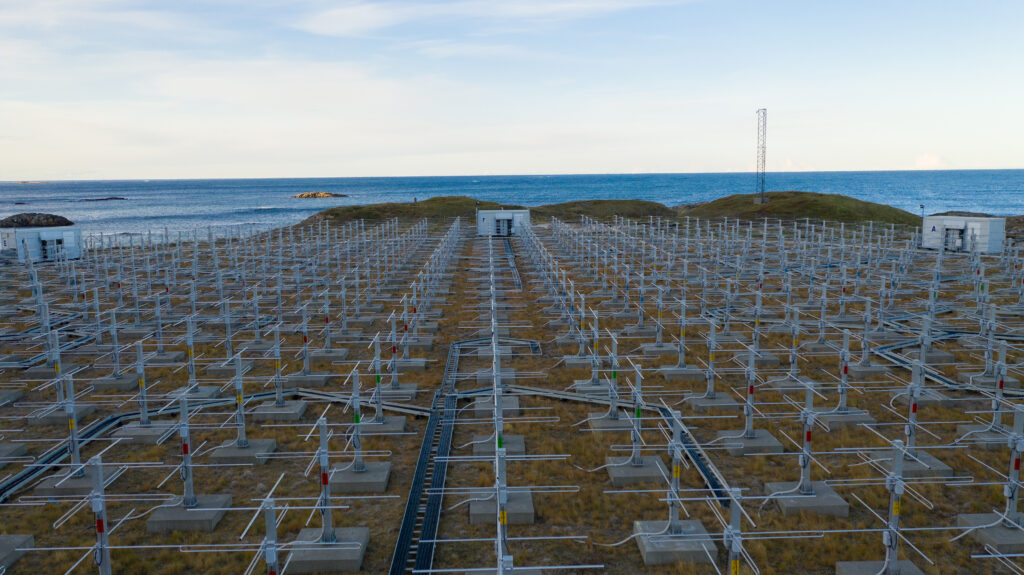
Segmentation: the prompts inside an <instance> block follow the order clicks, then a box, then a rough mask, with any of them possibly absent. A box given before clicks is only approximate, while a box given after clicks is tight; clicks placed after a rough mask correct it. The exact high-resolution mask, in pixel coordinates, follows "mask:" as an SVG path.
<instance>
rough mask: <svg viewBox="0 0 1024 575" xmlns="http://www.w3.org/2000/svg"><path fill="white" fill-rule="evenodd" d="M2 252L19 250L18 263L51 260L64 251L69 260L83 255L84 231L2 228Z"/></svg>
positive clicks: (71, 228) (0, 238)
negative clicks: (26, 260) (27, 259)
mask: <svg viewBox="0 0 1024 575" xmlns="http://www.w3.org/2000/svg"><path fill="white" fill-rule="evenodd" d="M0 250H17V254H18V261H20V262H24V261H25V257H26V255H27V257H28V258H30V259H31V260H32V261H33V262H39V261H46V260H51V259H53V258H54V257H56V255H57V254H58V253H59V252H61V251H63V252H64V253H65V254H66V255H67V257H68V258H70V259H77V258H79V257H81V255H82V230H80V229H78V228H76V227H74V226H56V227H46V228H0Z"/></svg>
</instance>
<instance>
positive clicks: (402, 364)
mask: <svg viewBox="0 0 1024 575" xmlns="http://www.w3.org/2000/svg"><path fill="white" fill-rule="evenodd" d="M397 361H398V373H402V372H403V371H424V370H426V369H427V358H425V357H409V358H406V359H398V360H397Z"/></svg>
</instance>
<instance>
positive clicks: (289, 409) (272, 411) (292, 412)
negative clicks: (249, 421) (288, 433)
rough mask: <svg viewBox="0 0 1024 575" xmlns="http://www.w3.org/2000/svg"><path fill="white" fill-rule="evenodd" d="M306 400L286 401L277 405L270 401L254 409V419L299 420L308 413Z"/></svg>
mask: <svg viewBox="0 0 1024 575" xmlns="http://www.w3.org/2000/svg"><path fill="white" fill-rule="evenodd" d="M306 406H307V404H306V402H305V401H297V400H292V401H285V402H284V405H275V404H274V402H273V401H268V402H266V403H264V404H262V405H260V406H259V407H257V408H256V409H254V410H253V414H252V418H253V421H298V420H300V419H302V414H304V413H306Z"/></svg>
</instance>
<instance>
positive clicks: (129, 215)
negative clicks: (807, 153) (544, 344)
mask: <svg viewBox="0 0 1024 575" xmlns="http://www.w3.org/2000/svg"><path fill="white" fill-rule="evenodd" d="M767 188H768V189H769V190H801V191H810V192H821V193H829V194H845V195H848V196H852V197H855V198H859V199H862V200H867V201H871V202H878V203H882V204H889V205H891V206H895V207H898V208H901V209H904V210H907V211H910V212H913V213H920V212H921V208H920V206H921V205H922V204H923V205H924V210H925V211H926V212H927V213H935V212H942V211H947V210H964V211H975V212H986V213H990V214H994V215H1019V214H1024V170H967V171H903V172H791V173H780V172H773V173H769V174H768V175H767ZM314 190H318V191H325V192H334V193H340V194H346V195H347V196H348V197H346V198H329V199H296V198H292V197H291V196H293V195H294V194H297V193H300V192H308V191H314ZM753 191H754V176H753V174H750V173H724V174H636V175H633V174H617V175H570V176H562V175H558V176H458V177H415V178H309V179H304V178H287V179H230V180H118V181H61V182H44V183H16V182H0V217H6V216H8V215H11V214H14V213H18V212H48V213H55V214H60V215H63V216H65V217H67V218H70V219H71V220H72V221H74V222H75V223H76V224H78V225H80V226H81V228H82V229H83V231H84V232H86V233H97V232H103V233H122V232H145V231H147V230H153V231H161V230H163V229H165V228H166V229H168V230H170V231H171V232H175V231H183V230H191V229H192V228H195V227H206V226H209V225H224V224H241V223H254V224H257V225H259V226H261V227H270V226H280V225H287V224H293V223H296V222H298V221H301V220H302V219H303V218H306V217H307V216H309V215H311V214H313V213H315V212H317V211H319V210H323V209H325V208H329V207H332V206H340V205H350V204H367V203H377V202H404V201H411V200H412V199H413V198H418V199H420V200H423V199H426V198H429V197H433V196H444V195H465V196H472V197H475V198H478V199H481V200H492V201H498V202H503V203H509V204H522V205H527V206H531V205H540V204H549V203H556V202H565V201H571V200H582V199H604V198H629V199H643V200H653V201H656V202H661V203H663V204H666V205H669V206H674V205H679V204H688V203H694V202H702V201H708V200H713V199H715V198H719V197H722V196H726V195H729V194H735V193H751V192H753ZM108 196H119V197H124V198H126V199H125V200H117V201H85V200H87V199H90V198H102V197H108Z"/></svg>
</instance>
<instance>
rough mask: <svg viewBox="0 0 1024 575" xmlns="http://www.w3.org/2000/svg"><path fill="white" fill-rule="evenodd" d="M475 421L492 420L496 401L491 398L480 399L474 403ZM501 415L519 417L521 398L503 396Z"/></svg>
mask: <svg viewBox="0 0 1024 575" xmlns="http://www.w3.org/2000/svg"><path fill="white" fill-rule="evenodd" d="M472 409H473V418H474V419H492V418H493V417H494V400H493V398H492V397H491V396H486V397H481V398H478V399H477V400H476V401H474V402H473V408H472ZM501 415H502V416H504V417H519V398H518V397H516V396H514V395H512V396H509V395H502V396H501Z"/></svg>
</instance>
